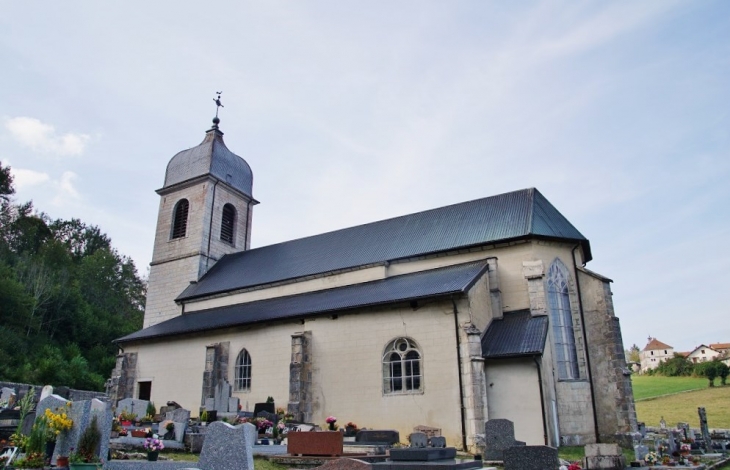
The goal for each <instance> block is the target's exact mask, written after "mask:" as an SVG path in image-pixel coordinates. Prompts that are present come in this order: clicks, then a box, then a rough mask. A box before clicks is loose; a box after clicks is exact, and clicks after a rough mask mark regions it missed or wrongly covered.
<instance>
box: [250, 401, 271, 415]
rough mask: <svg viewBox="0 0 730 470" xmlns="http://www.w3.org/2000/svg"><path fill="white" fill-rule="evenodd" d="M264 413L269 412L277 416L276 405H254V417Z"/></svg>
mask: <svg viewBox="0 0 730 470" xmlns="http://www.w3.org/2000/svg"><path fill="white" fill-rule="evenodd" d="M262 411H268V412H269V413H272V414H276V405H275V404H274V403H255V404H254V405H253V414H254V416H258V415H259V413H260V412H262Z"/></svg>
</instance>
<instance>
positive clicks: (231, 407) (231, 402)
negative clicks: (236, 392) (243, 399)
mask: <svg viewBox="0 0 730 470" xmlns="http://www.w3.org/2000/svg"><path fill="white" fill-rule="evenodd" d="M239 404H240V401H239V400H238V398H235V397H231V398H229V399H228V412H229V413H238V405H239Z"/></svg>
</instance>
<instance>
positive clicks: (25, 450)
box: [0, 386, 730, 470]
mask: <svg viewBox="0 0 730 470" xmlns="http://www.w3.org/2000/svg"><path fill="white" fill-rule="evenodd" d="M19 388H20V387H19ZM56 391H57V392H59V393H62V394H63V395H66V397H64V396H61V395H59V394H57V393H54V390H53V388H52V387H50V386H46V387H43V388H42V389H41V391H40V393H38V394H36V389H35V388H33V387H28V388H26V389H20V390H17V389H14V388H10V387H3V388H2V395H1V396H0V404H1V405H2V409H0V441H1V442H2V445H3V448H2V450H1V453H0V468H5V469H15V468H35V469H40V468H58V469H66V468H69V469H71V470H79V469H82V468H83V469H101V468H104V469H112V470H138V469H147V470H158V469H169V470H177V469H201V470H229V469H230V470H233V469H254V468H256V467H255V463H254V457H258V458H265V459H266V460H267V461H268V462H269V464H270V465H273V467H270V468H281V469H293V468H310V469H315V468H317V469H323V470H325V469H329V470H337V469H373V470H413V469H422V468H432V467H434V468H439V469H474V468H491V469H494V470H496V469H501V470H578V469H586V470H588V469H613V470H624V469H627V468H652V469H657V470H658V469H662V470H664V469H668V468H695V469H707V470H709V469H715V468H723V466H722V465H724V464H726V463H728V462H729V461H730V458H728V455H730V430H721V429H712V428H710V426H709V423H708V418H707V410H705V408H703V407H699V408H698V410H697V413H698V417H699V422H700V427H699V428H691V427H690V425H689V424H688V423H683V422H680V423H676V425H675V424H673V423H667V422H665V421H664V420H663V419H662V420H661V421H660V422H659V423H656V424H657V425H656V426H651V425H648V426H647V425H646V424H645V423H639V427H638V431H637V432H634V433H625V434H623V435H620V436H617V443H601V444H587V445H585V446H584V448H583V452H584V455H583V457H582V458H580V459H571V460H563V459H561V458H560V453H559V449H558V448H554V447H549V446H545V445H527V444H526V443H525V442H522V441H519V440H517V439H516V438H515V426H514V423H513V422H512V421H510V420H508V419H490V420H487V421H485V423H484V426H483V434H480V435H479V442H478V448H479V452H478V453H472V454H466V453H464V452H457V449H456V448H454V447H449V446H447V442H446V439H445V438H444V437H443V436H442V435H441V429H439V428H434V427H428V426H416V427H414V429H413V432H412V433H410V434H409V435H408V436H400V434H399V432H398V431H395V430H388V429H365V428H360V427H359V426H358V425H357V424H356V423H352V422H348V423H347V424H345V425H344V426H340V425H339V423H338V420H337V418H336V417H334V416H330V417H328V418H327V420H326V423H325V424H324V425H317V424H315V423H300V422H296V421H294V419H293V416H292V415H291V414H288V413H286V411H285V410H284V409H283V408H277V407H276V405H275V403H274V402H273V399H270V400H268V401H267V402H264V403H257V404H255V407H254V410H253V411H247V410H243V409H242V406H241V405H240V404H239V403H238V400H237V399H235V398H231V397H230V389H227V388H226V387H225V386H219V387H218V388H217V390H216V393H215V396H214V398H212V399H208V400H206V404H205V405H204V406H202V407H201V408H200V409H199V410H195V412H191V410H187V409H184V408H183V407H181V406H180V405H179V404H178V403H176V402H174V401H170V402H167V403H166V404H165V405H164V406H161V407H160V408H159V409H157V407H156V406H155V404H154V403H152V402H150V401H147V400H140V399H134V398H125V399H122V400H119V402H118V403H117V404H116V406H112V403H111V402H110V401H109V400H108V399H107V398H106V397H105V396H103V395H100V396H98V397H94V398H90V399H77V400H69V399H67V397H68V396H70V395H72V393H71V391H69V390H65V389H62V388H61V389H59V390H56ZM76 396H80V397H81V398H85V397H84V396H83V395H76ZM195 415H197V416H195ZM622 447H623V449H622ZM175 455H182V456H187V457H191V458H185V459H182V460H178V459H175V458H174V456H175ZM195 456H197V457H198V459H197V461H196V460H195ZM259 462H260V460H259ZM267 468H268V467H267Z"/></svg>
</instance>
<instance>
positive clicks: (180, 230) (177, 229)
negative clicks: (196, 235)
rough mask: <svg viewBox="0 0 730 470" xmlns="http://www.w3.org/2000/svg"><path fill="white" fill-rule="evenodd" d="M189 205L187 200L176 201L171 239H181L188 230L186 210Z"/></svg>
mask: <svg viewBox="0 0 730 470" xmlns="http://www.w3.org/2000/svg"><path fill="white" fill-rule="evenodd" d="M189 208H190V203H189V202H188V200H187V199H182V200H180V201H178V203H177V205H176V206H175V213H174V215H173V220H172V238H183V237H184V236H185V234H186V233H187V230H188V209H189Z"/></svg>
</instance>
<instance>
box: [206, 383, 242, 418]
mask: <svg viewBox="0 0 730 470" xmlns="http://www.w3.org/2000/svg"><path fill="white" fill-rule="evenodd" d="M213 398H214V404H213V409H214V410H216V411H221V412H228V405H229V400H230V398H231V384H229V383H228V382H227V381H225V380H224V381H222V382H219V383H218V385H216V386H215V392H214V397H213ZM206 403H207V400H206ZM236 411H238V410H236Z"/></svg>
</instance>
